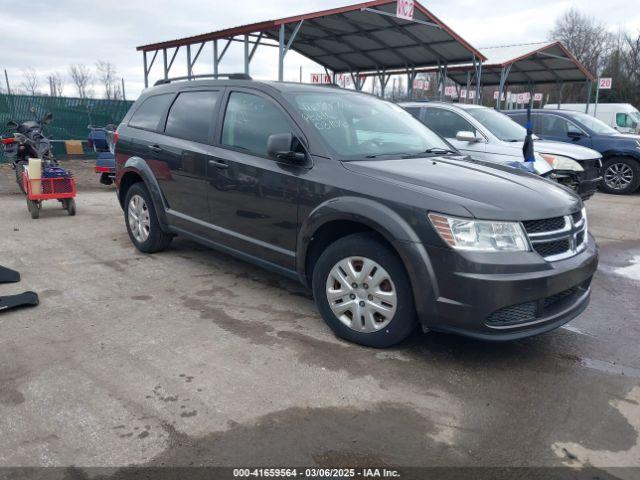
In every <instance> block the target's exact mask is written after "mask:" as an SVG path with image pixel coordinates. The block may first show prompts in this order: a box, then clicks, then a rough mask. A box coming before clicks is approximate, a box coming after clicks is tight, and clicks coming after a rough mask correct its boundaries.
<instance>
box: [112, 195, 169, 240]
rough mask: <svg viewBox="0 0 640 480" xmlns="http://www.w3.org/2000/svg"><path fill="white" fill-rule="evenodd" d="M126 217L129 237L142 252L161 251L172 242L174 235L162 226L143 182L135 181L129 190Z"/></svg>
mask: <svg viewBox="0 0 640 480" xmlns="http://www.w3.org/2000/svg"><path fill="white" fill-rule="evenodd" d="M124 217H125V223H126V225H127V232H128V233H129V238H130V239H131V241H132V242H133V244H134V245H135V246H136V248H137V249H138V250H140V251H141V252H144V253H155V252H160V251H162V250H164V249H166V248H167V247H168V246H169V244H170V243H171V240H172V239H173V236H172V235H170V234H168V233H165V232H163V231H162V229H161V228H160V223H159V222H158V216H157V214H156V210H155V207H154V205H153V202H152V200H151V195H150V194H149V191H148V190H147V187H145V185H144V184H143V183H135V184H133V185H132V186H131V187H130V188H129V190H128V191H127V195H126V197H125V212H124Z"/></svg>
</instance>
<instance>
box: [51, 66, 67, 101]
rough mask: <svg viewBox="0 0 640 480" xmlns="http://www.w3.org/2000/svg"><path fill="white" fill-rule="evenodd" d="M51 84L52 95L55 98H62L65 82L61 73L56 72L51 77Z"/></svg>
mask: <svg viewBox="0 0 640 480" xmlns="http://www.w3.org/2000/svg"><path fill="white" fill-rule="evenodd" d="M49 83H50V85H51V95H53V96H54V97H61V96H62V94H63V93H64V80H63V79H62V75H61V74H60V72H54V73H53V75H51V76H50V77H49Z"/></svg>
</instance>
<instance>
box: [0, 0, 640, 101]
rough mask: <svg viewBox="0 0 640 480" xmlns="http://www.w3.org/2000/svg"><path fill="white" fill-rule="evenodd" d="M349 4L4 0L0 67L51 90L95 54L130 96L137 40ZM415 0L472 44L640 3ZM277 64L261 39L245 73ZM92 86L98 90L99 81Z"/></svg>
mask: <svg viewBox="0 0 640 480" xmlns="http://www.w3.org/2000/svg"><path fill="white" fill-rule="evenodd" d="M353 3H357V0H353V1H348V0H347V1H345V0H231V1H228V0H182V1H171V0H153V1H147V0H126V1H118V2H108V1H104V2H95V1H94V2H87V1H86V0H56V1H51V0H31V1H29V2H28V8H27V7H25V2H24V0H2V6H3V8H2V40H1V45H2V48H1V49H0V68H6V69H7V70H8V73H9V79H10V81H11V83H12V85H14V86H19V84H20V83H21V82H22V79H23V75H22V70H23V69H24V68H27V67H33V68H35V69H36V70H37V71H38V73H39V74H40V77H41V80H40V83H41V89H42V90H43V91H45V89H46V90H47V91H48V84H47V80H46V76H47V75H49V74H51V73H52V72H55V71H59V72H60V73H62V74H63V75H64V76H65V77H68V66H69V65H70V64H72V63H84V64H87V65H88V66H91V67H92V68H94V66H95V62H96V60H98V59H101V60H107V61H110V62H112V63H113V64H114V65H115V66H116V67H117V69H118V71H119V74H120V76H122V77H124V79H125V84H126V93H127V97H128V98H129V99H133V98H135V97H136V96H137V95H138V94H139V93H140V91H141V89H142V87H143V76H142V70H143V69H142V56H141V54H140V53H139V52H136V50H135V47H136V46H138V45H143V44H147V43H153V42H158V41H163V40H168V39H173V38H179V37H183V36H189V35H196V34H199V33H204V32H209V31H214V30H219V29H222V28H227V27H233V26H238V25H243V24H247V23H253V22H257V21H261V20H270V19H275V18H281V17H286V16H290V15H295V14H298V13H307V12H313V11H316V10H323V9H327V8H332V7H338V6H344V5H349V4H353ZM421 3H422V4H423V5H424V6H425V7H426V8H428V9H429V10H431V11H432V12H433V13H434V14H435V15H436V16H438V17H439V18H440V19H441V20H443V21H444V22H445V23H446V24H448V25H449V26H450V27H451V28H452V29H453V30H454V31H456V32H457V33H458V34H460V35H461V36H462V37H463V38H464V39H465V40H467V41H468V42H470V43H471V44H472V45H473V46H475V47H478V48H482V47H488V46H497V45H511V44H518V43H530V42H537V41H544V40H546V39H547V36H548V31H549V29H550V28H551V27H552V26H553V23H554V21H555V19H556V17H557V16H559V15H560V14H562V13H563V12H564V11H565V10H567V9H569V8H570V7H572V6H573V7H576V8H578V9H580V10H581V11H582V12H584V13H586V14H589V15H592V16H596V17H598V18H600V19H601V20H602V21H603V22H606V23H607V25H608V26H609V27H610V29H611V30H612V31H617V30H618V29H620V28H623V29H629V30H632V31H634V32H637V31H639V30H640V8H638V2H637V1H636V0H607V1H602V0H534V1H530V0H516V1H513V2H506V1H497V0H482V1H478V0H433V1H428V0H424V1H422V2H421ZM207 52H208V51H207ZM208 53H209V54H208V55H207V54H203V55H202V57H201V59H200V60H199V65H197V66H196V70H195V72H196V73H208V72H210V71H211V70H212V66H211V60H210V59H211V54H210V52H208ZM159 60H160V59H158V61H157V66H158V67H160V63H161V62H160V61H159ZM207 62H209V63H207ZM185 63H186V60H184V57H181V56H180V55H179V56H178V58H177V59H176V67H174V68H175V70H172V71H171V74H172V75H173V76H177V75H183V74H184V72H185V67H183V65H184V64H185ZM277 63H278V62H277V50H276V49H274V48H269V47H262V48H260V49H259V50H258V52H257V53H256V56H255V57H254V60H253V62H252V64H251V74H252V76H254V77H256V78H265V79H275V78H276V77H277ZM300 66H302V67H303V79H304V81H309V75H310V74H311V73H312V72H320V71H322V69H319V68H318V67H317V66H314V64H313V63H312V62H310V61H308V60H307V59H305V58H303V57H301V56H299V55H296V54H295V53H292V54H290V55H288V56H287V59H286V72H285V77H286V79H289V80H297V79H298V76H299V68H300ZM178 67H179V68H178ZM221 71H226V72H238V71H242V50H241V46H240V44H237V45H235V46H234V47H232V48H231V49H230V50H229V52H228V54H227V56H226V57H225V60H224V61H223V64H222V65H221ZM161 75H162V73H161V67H160V68H158V69H156V70H154V71H153V72H152V74H151V78H152V80H153V79H157V78H159V77H160V76H161ZM3 80H4V79H3ZM67 81H69V80H67ZM2 86H3V87H4V82H2ZM95 91H96V94H98V95H100V94H101V92H100V89H99V88H98V87H96V88H95ZM64 94H65V95H69V96H71V95H74V92H73V88H72V86H71V85H67V86H66V88H65V91H64Z"/></svg>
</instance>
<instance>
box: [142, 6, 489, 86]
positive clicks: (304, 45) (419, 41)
mask: <svg viewBox="0 0 640 480" xmlns="http://www.w3.org/2000/svg"><path fill="white" fill-rule="evenodd" d="M395 13H396V0H374V1H370V2H366V3H360V4H356V5H350V6H346V7H342V8H334V9H331V10H324V11H321V12H315V13H310V14H305V15H298V16H295V17H288V18H282V19H279V20H269V21H266V22H260V23H254V24H250V25H244V26H240V27H235V28H229V29H225V30H220V31H216V32H210V33H206V34H202V35H197V36H193V37H187V38H182V39H176V40H170V41H165V42H160V43H155V44H151V45H143V46H140V47H138V48H137V49H138V50H141V51H145V52H149V51H151V52H153V51H158V50H162V49H166V48H174V47H178V46H184V45H190V44H191V45H192V44H196V43H202V42H207V41H211V40H217V39H227V38H230V37H233V36H236V35H246V34H250V33H252V34H253V33H262V34H263V35H264V36H265V37H266V38H269V39H273V40H278V38H279V37H278V36H279V29H280V26H281V25H284V28H285V39H286V41H288V40H289V38H290V36H291V35H292V34H293V31H294V30H295V28H296V26H297V25H298V23H299V22H300V21H303V23H302V26H301V28H300V29H299V31H298V34H297V36H296V37H295V39H294V41H293V43H292V45H291V49H292V50H294V51H296V52H298V53H300V54H302V55H304V56H306V57H308V58H309V59H311V60H313V61H315V62H317V63H319V64H320V65H322V66H324V67H326V68H328V69H329V70H332V71H334V72H338V73H344V72H349V71H353V72H357V71H375V70H382V69H394V68H407V67H429V66H436V65H438V63H439V62H440V63H462V62H468V61H471V59H472V58H473V57H474V56H475V57H476V58H478V59H482V60H484V56H483V55H482V53H480V52H479V51H478V50H477V49H475V48H473V47H472V46H471V45H470V44H469V43H467V42H466V41H465V40H463V39H462V38H461V37H460V36H459V35H457V34H456V33H455V32H454V31H453V30H451V28H449V27H448V26H447V25H445V24H444V23H443V22H442V21H441V20H440V19H438V18H437V17H436V16H435V15H433V14H432V13H431V12H430V11H428V10H427V9H426V8H424V7H423V6H422V5H420V4H419V3H418V2H415V14H414V19H415V20H416V21H408V20H403V19H400V18H398V17H396V16H395Z"/></svg>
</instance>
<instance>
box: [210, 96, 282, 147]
mask: <svg viewBox="0 0 640 480" xmlns="http://www.w3.org/2000/svg"><path fill="white" fill-rule="evenodd" d="M275 133H293V131H292V128H291V126H290V124H289V121H288V120H287V118H286V117H285V115H284V114H283V113H282V111H280V109H279V108H278V107H276V105H275V104H274V103H273V102H271V101H269V100H267V99H266V98H263V97H260V96H258V95H253V94H250V93H243V92H233V93H232V94H231V96H230V97H229V104H228V105H227V111H226V113H225V116H224V124H223V126H222V144H223V145H227V146H229V147H234V148H239V149H242V150H246V151H247V152H251V153H253V154H255V155H260V156H263V157H267V156H268V154H267V139H268V138H269V136H270V135H273V134H275Z"/></svg>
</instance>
